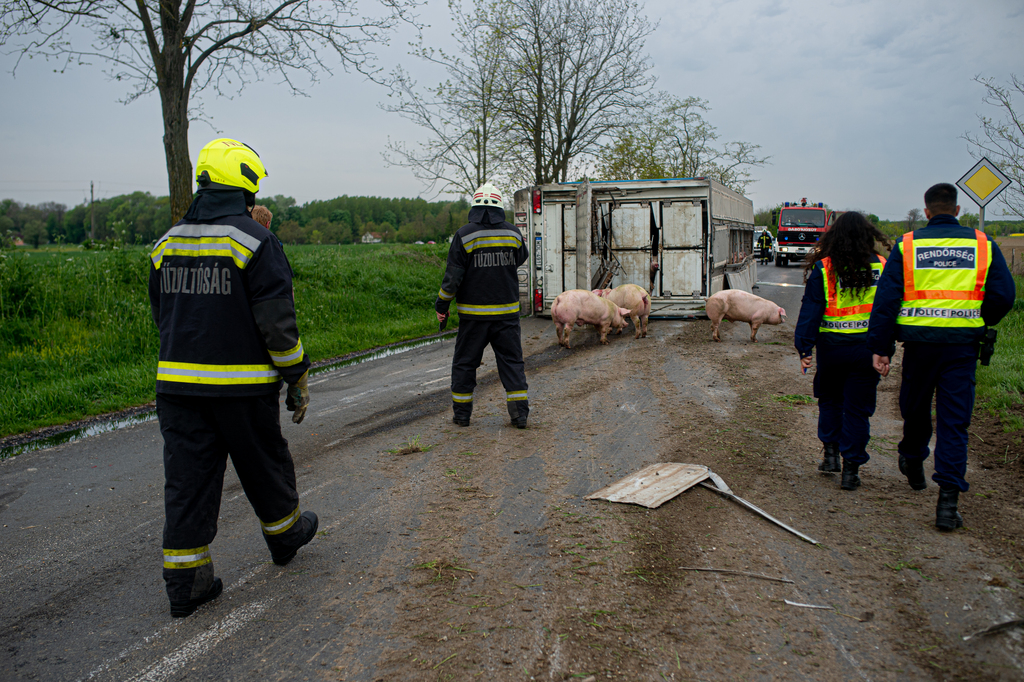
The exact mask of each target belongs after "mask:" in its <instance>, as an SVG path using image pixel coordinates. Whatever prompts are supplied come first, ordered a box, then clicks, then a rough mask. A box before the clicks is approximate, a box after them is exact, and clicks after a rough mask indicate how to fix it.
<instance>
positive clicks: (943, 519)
mask: <svg viewBox="0 0 1024 682" xmlns="http://www.w3.org/2000/svg"><path fill="white" fill-rule="evenodd" d="M959 500H960V489H959V488H942V487H940V488H939V503H938V504H937V505H935V527H936V528H938V529H939V530H956V529H957V528H963V526H964V517H962V516H960V512H958V511H957V510H956V506H957V502H958V501H959Z"/></svg>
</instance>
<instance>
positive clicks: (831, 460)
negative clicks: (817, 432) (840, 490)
mask: <svg viewBox="0 0 1024 682" xmlns="http://www.w3.org/2000/svg"><path fill="white" fill-rule="evenodd" d="M818 471H820V472H822V473H823V474H838V473H839V472H840V471H842V468H841V467H840V466H839V443H825V458H824V459H822V460H821V464H819V465H818Z"/></svg>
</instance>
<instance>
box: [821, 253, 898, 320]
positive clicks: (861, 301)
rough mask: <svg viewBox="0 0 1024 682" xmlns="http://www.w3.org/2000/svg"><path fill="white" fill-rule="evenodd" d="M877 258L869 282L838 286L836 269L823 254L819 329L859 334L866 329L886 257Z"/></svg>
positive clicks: (872, 266) (830, 260)
mask: <svg viewBox="0 0 1024 682" xmlns="http://www.w3.org/2000/svg"><path fill="white" fill-rule="evenodd" d="M878 260H879V261H880V262H878V263H872V264H871V270H872V276H873V280H874V281H872V283H871V286H869V287H866V288H865V289H863V290H861V291H857V290H856V289H848V288H846V287H842V286H839V283H838V281H837V280H836V271H835V269H834V268H833V267H832V259H831V258H822V259H821V267H822V270H824V277H822V282H823V283H824V285H825V300H826V301H827V303H826V306H825V314H824V315H823V316H822V318H821V326H819V327H818V331H819V332H832V333H839V334H858V333H862V332H866V331H867V330H868V319H870V317H871V305H872V304H873V303H874V301H875V289H876V285H877V283H878V278H879V277H880V276H881V275H882V268H884V267H885V259H884V258H882V257H881V256H879V257H878Z"/></svg>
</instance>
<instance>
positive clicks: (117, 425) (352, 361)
mask: <svg viewBox="0 0 1024 682" xmlns="http://www.w3.org/2000/svg"><path fill="white" fill-rule="evenodd" d="M457 331H458V330H453V331H451V332H449V333H446V334H444V335H442V336H436V337H432V338H428V339H419V340H415V341H406V342H403V343H396V344H394V345H392V346H386V347H384V348H381V349H379V350H373V351H367V352H366V353H363V354H361V355H355V356H353V357H350V358H345V359H344V360H338V361H337V362H332V363H330V364H326V365H321V366H320V367H316V368H313V369H310V370H309V373H310V374H311V375H312V374H326V373H329V372H333V371H335V370H338V369H342V368H344V367H350V366H351V365H358V364H361V363H363V362H371V361H373V360H380V359H381V358H387V357H391V356H392V355H398V354H399V353H405V352H406V351H410V350H416V349H417V348H422V347H424V346H429V345H432V344H435V343H440V342H442V341H444V340H446V339H450V338H452V337H453V336H455V334H456V333H457ZM154 419H156V410H153V411H151V412H144V413H142V414H137V415H133V416H131V417H125V418H123V419H112V420H109V421H101V422H96V423H94V424H89V425H88V426H83V427H82V428H80V429H70V430H68V431H61V432H60V433H55V434H53V435H50V436H43V437H40V438H36V439H34V440H30V441H28V442H27V443H20V444H18V445H9V446H7V447H3V448H0V460H4V459H7V458H8V457H16V456H17V455H21V454H24V453H26V452H34V451H36V450H46V449H48V448H52V447H56V446H58V445H64V444H65V443H71V442H73V441H76V440H80V439H82V438H88V437H89V436H96V435H98V434H101V433H108V432H110V431H116V430H118V429H123V428H125V427H126V426H134V425H135V424H143V423H145V422H149V421H153V420H154Z"/></svg>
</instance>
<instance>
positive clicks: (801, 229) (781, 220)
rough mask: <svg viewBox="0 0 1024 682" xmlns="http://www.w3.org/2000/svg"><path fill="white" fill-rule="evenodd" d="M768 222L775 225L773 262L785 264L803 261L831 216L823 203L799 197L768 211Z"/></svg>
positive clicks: (829, 221)
mask: <svg viewBox="0 0 1024 682" xmlns="http://www.w3.org/2000/svg"><path fill="white" fill-rule="evenodd" d="M772 222H773V223H775V226H776V227H777V228H778V234H777V235H776V239H777V240H778V241H777V244H778V245H777V247H776V251H775V264H776V265H779V266H782V267H785V266H787V265H789V264H790V263H801V262H803V260H804V258H805V257H806V256H807V254H808V253H810V252H811V251H813V250H814V245H815V243H816V242H817V241H818V240H819V239H821V236H822V235H823V234H825V231H826V230H828V228H829V226H830V225H831V224H832V219H831V217H830V216H829V212H828V209H827V208H825V204H823V203H817V204H813V203H812V204H808V203H807V199H806V198H803V199H801V200H800V203H797V202H795V201H794V202H792V203H790V202H788V201H787V202H786V203H785V204H784V205H783V207H782V208H781V209H780V210H779V211H777V212H776V211H772Z"/></svg>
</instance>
